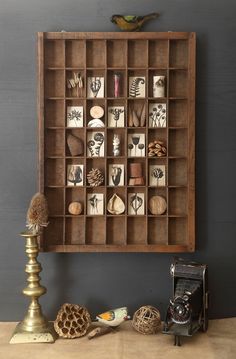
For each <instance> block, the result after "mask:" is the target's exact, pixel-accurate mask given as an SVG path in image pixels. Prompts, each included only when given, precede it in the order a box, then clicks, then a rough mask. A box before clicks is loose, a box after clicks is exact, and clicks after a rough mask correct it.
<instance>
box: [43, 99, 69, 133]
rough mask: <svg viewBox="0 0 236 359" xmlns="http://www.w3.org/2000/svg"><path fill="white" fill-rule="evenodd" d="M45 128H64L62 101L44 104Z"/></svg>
mask: <svg viewBox="0 0 236 359" xmlns="http://www.w3.org/2000/svg"><path fill="white" fill-rule="evenodd" d="M44 108H45V127H65V108H64V101H63V100H47V101H46V102H45V106H44Z"/></svg>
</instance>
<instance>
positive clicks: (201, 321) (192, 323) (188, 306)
mask: <svg viewBox="0 0 236 359" xmlns="http://www.w3.org/2000/svg"><path fill="white" fill-rule="evenodd" d="M170 274H171V276H172V278H173V298H172V299H170V302H169V306H168V309H167V313H166V318H165V322H164V327H163V333H164V334H172V335H174V336H175V343H174V344H175V345H180V337H181V336H192V335H193V334H194V333H196V332H197V331H198V330H202V331H204V332H205V331H206V330H207V327H208V283H207V266H206V265H205V264H197V263H195V262H187V261H184V260H182V259H177V258H176V259H175V260H174V262H173V263H172V264H171V267H170Z"/></svg>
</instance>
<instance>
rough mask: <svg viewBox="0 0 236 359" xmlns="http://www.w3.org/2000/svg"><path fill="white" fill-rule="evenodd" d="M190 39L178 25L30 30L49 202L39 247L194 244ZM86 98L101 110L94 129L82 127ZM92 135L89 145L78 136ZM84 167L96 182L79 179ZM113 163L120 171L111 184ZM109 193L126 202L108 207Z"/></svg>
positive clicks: (175, 248) (168, 248) (123, 248)
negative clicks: (34, 35)
mask: <svg viewBox="0 0 236 359" xmlns="http://www.w3.org/2000/svg"><path fill="white" fill-rule="evenodd" d="M195 47H196V36H195V33H186V32H168V33H167V32H163V33H156V32H155V33H154V32H143V33H142V32H140V33H125V32H124V33H109V32H108V33H93V32H91V33H88V32H87V33H82V32H76V33H50V32H45V33H38V119H39V190H40V191H41V192H43V193H45V196H46V198H47V200H48V204H49V225H48V228H47V229H46V230H45V231H44V235H43V238H42V241H41V250H42V251H54V252H79V251H82V252H192V251H194V249H195ZM117 76H118V77H117ZM80 78H81V79H82V86H81V83H80V86H78V83H79V79H80ZM97 79H100V80H101V79H102V80H101V81H100V84H99V88H98V87H96V86H97V83H96V80H97ZM117 79H118V80H119V91H117V89H115V86H116V85H117V83H116V81H117ZM137 79H138V80H137ZM136 80H137V81H136ZM92 81H95V83H94V84H93V86H91V82H92ZM155 86H156V88H155V89H154V87H155ZM163 86H164V89H161V87H163ZM93 106H101V107H102V108H103V109H104V115H103V117H102V118H101V119H100V120H101V121H102V123H103V124H104V126H103V127H99V128H98V127H97V128H93V127H90V123H91V120H93V117H92V115H91V109H92V108H93ZM114 108H118V109H119V110H120V113H121V117H119V119H118V120H117V118H115V117H112V116H113V115H114ZM72 110H73V111H75V112H74V115H73V116H74V117H73V116H72V114H71V111H72ZM158 111H159V112H158ZM157 113H158V116H159V115H160V114H161V115H160V117H158V116H157ZM141 114H142V115H141ZM114 116H115V115H114ZM141 117H142V118H145V121H143V122H142V121H141ZM101 121H100V123H101ZM97 133H99V136H98V137H99V141H100V142H99V146H98V147H99V148H97V149H96V150H95V149H94V148H92V147H91V148H89V147H88V146H87V144H88V142H89V141H94V138H96V134H97ZM115 135H118V136H119V139H120V150H119V153H116V156H115V155H114V151H113V140H114V138H115ZM69 138H70V140H68V139H69ZM76 138H79V145H77V147H78V148H79V149H78V148H77V147H76V143H77V142H78V140H76ZM101 139H102V140H101ZM68 141H69V142H68ZM76 141H77V142H76ZM91 143H92V142H91ZM159 143H161V145H159ZM73 146H74V147H73ZM91 146H92V145H91ZM155 146H156V147H155ZM158 146H161V147H163V146H164V149H163V148H162V150H163V151H164V152H162V153H158V151H159V149H158V148H159V147H158ZM162 150H160V151H162ZM155 151H156V152H155ZM77 152H79V154H77ZM71 168H72V169H73V171H74V168H76V170H77V180H78V178H79V180H78V181H77V180H76V181H77V182H76V183H75V182H73V180H70V181H68V178H69V177H68V176H71V174H69V173H70V171H71ZM93 168H98V169H99V170H100V171H101V172H102V174H103V176H104V181H103V182H102V183H101V184H100V185H99V186H97V187H91V186H90V184H89V182H88V180H87V174H88V173H89V172H90V171H91V170H92V169H93ZM114 168H115V170H117V168H121V169H122V171H123V174H122V175H123V177H122V180H121V181H120V182H119V184H118V185H117V182H116V180H115V179H114V177H113V178H112V177H111V173H114V172H112V171H115V170H114ZM117 171H118V170H117ZM158 171H159V172H158ZM136 174H137V176H139V177H138V178H133V177H132V176H135V175H136ZM137 183H138V184H137ZM75 184H76V185H75ZM94 195H96V196H97V197H96V198H97V204H98V207H96V208H95V207H94V204H93V205H92V203H93V202H92V201H93V197H94ZM114 195H118V196H119V197H120V199H121V200H122V201H123V203H124V205H125V209H124V211H121V212H119V213H117V214H114V213H111V212H110V211H109V209H108V207H107V205H108V202H109V201H111V202H109V203H110V204H111V203H112V205H113V204H114V203H113V202H112V201H113V198H114V197H113V196H114ZM160 197H161V198H164V199H165V202H166V209H165V210H164V211H162V213H159V212H158V211H159V210H160V208H159V207H157V208H154V209H155V211H156V210H157V213H158V214H156V212H155V211H154V212H155V213H154V212H153V207H152V206H153V203H154V204H155V200H154V202H152V206H151V205H150V199H151V198H155V199H158V198H160ZM91 198H92V199H91ZM71 202H80V203H81V205H82V211H81V213H80V214H77V215H73V214H71V213H70V211H69V205H70V203H71ZM157 202H158V201H157ZM131 204H132V205H131ZM133 205H134V207H132V206H133ZM139 205H140V207H139ZM135 206H138V207H137V208H138V209H137V208H136V207H135ZM119 208H120V207H119Z"/></svg>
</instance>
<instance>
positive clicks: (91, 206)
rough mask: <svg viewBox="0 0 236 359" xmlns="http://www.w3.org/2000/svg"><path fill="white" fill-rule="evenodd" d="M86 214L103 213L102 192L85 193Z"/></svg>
mask: <svg viewBox="0 0 236 359" xmlns="http://www.w3.org/2000/svg"><path fill="white" fill-rule="evenodd" d="M87 214H90V215H103V214H104V195H103V193H88V194H87Z"/></svg>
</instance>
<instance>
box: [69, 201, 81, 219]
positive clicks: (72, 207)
mask: <svg viewBox="0 0 236 359" xmlns="http://www.w3.org/2000/svg"><path fill="white" fill-rule="evenodd" d="M82 210H83V207H82V204H81V203H80V202H71V203H70V204H69V207H68V212H69V213H71V214H74V215H75V216H76V215H78V214H81V213H82Z"/></svg>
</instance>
